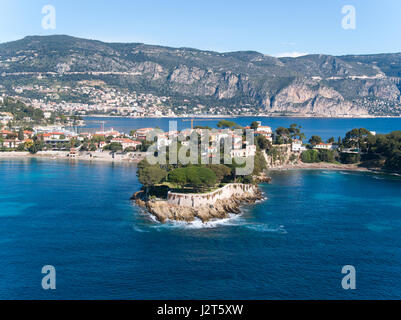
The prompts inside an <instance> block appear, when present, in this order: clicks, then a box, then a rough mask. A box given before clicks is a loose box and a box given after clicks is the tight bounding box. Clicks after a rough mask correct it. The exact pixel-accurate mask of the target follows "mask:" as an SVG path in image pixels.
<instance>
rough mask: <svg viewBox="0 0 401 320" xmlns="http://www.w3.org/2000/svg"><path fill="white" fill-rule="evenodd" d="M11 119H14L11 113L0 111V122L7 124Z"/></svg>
mask: <svg viewBox="0 0 401 320" xmlns="http://www.w3.org/2000/svg"><path fill="white" fill-rule="evenodd" d="M13 120H14V116H13V114H12V113H9V112H2V113H0V123H1V124H7V123H9V122H10V121H13Z"/></svg>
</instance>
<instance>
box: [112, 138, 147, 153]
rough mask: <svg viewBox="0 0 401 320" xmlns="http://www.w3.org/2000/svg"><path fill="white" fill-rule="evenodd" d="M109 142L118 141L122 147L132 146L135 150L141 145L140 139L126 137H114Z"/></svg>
mask: <svg viewBox="0 0 401 320" xmlns="http://www.w3.org/2000/svg"><path fill="white" fill-rule="evenodd" d="M110 142H111V143H113V142H114V143H120V144H121V145H122V147H123V149H127V148H134V149H135V150H136V149H137V148H138V147H140V146H141V145H142V142H140V141H134V140H131V139H127V138H115V139H113V140H111V141H110Z"/></svg>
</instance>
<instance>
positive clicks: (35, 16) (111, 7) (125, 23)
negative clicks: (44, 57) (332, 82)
mask: <svg viewBox="0 0 401 320" xmlns="http://www.w3.org/2000/svg"><path fill="white" fill-rule="evenodd" d="M48 4H50V5H53V6H54V7H55V9H56V29H55V30H44V29H43V28H42V25H41V21H42V18H43V15H42V13H41V10H42V7H43V6H44V5H48ZM344 5H353V6H354V7H355V9H356V29H354V30H344V29H343V28H342V26H341V21H342V19H343V16H344V15H343V14H342V13H341V9H342V7H343V6H344ZM49 34H68V35H72V36H77V37H83V38H89V39H98V40H102V41H108V42H144V43H148V44H159V45H166V46H173V47H193V48H199V49H205V50H214V51H220V52H225V51H239V50H256V51H259V52H262V53H264V54H269V55H282V54H285V55H289V54H296V53H325V54H334V55H340V54H351V53H355V54H367V53H380V52H401V1H400V0H345V1H343V0H280V1H276V0H271V1H270V0H247V1H244V0H242V1H237V0H230V1H228V0H214V1H210V0H199V1H198V0H142V1H136V0H108V1H106V0H45V1H42V0H0V42H7V41H12V40H17V39H20V38H23V37H25V36H27V35H49Z"/></svg>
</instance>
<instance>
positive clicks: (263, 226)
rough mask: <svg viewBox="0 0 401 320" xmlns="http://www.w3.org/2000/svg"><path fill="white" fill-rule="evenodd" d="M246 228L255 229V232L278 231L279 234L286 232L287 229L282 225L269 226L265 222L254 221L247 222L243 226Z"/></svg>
mask: <svg viewBox="0 0 401 320" xmlns="http://www.w3.org/2000/svg"><path fill="white" fill-rule="evenodd" d="M244 227H245V228H247V229H250V230H253V231H257V232H272V233H280V234H287V233H288V232H287V230H285V228H284V226H283V225H281V226H279V227H271V226H269V225H267V224H263V223H255V224H249V225H245V226H244Z"/></svg>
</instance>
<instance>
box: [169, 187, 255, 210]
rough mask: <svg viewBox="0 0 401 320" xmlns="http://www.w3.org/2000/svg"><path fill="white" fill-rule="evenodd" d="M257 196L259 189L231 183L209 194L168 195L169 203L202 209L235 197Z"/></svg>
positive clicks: (170, 193)
mask: <svg viewBox="0 0 401 320" xmlns="http://www.w3.org/2000/svg"><path fill="white" fill-rule="evenodd" d="M247 193H248V194H256V193H257V187H256V186H254V185H250V184H242V183H230V184H227V185H225V186H224V187H222V188H220V189H218V190H215V191H213V192H209V193H175V192H169V193H168V200H167V201H168V203H169V204H175V205H179V206H185V207H193V208H197V207H201V206H206V205H211V204H214V203H215V202H216V201H217V200H224V199H229V198H231V197H233V196H238V197H241V196H243V195H244V194H247Z"/></svg>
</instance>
